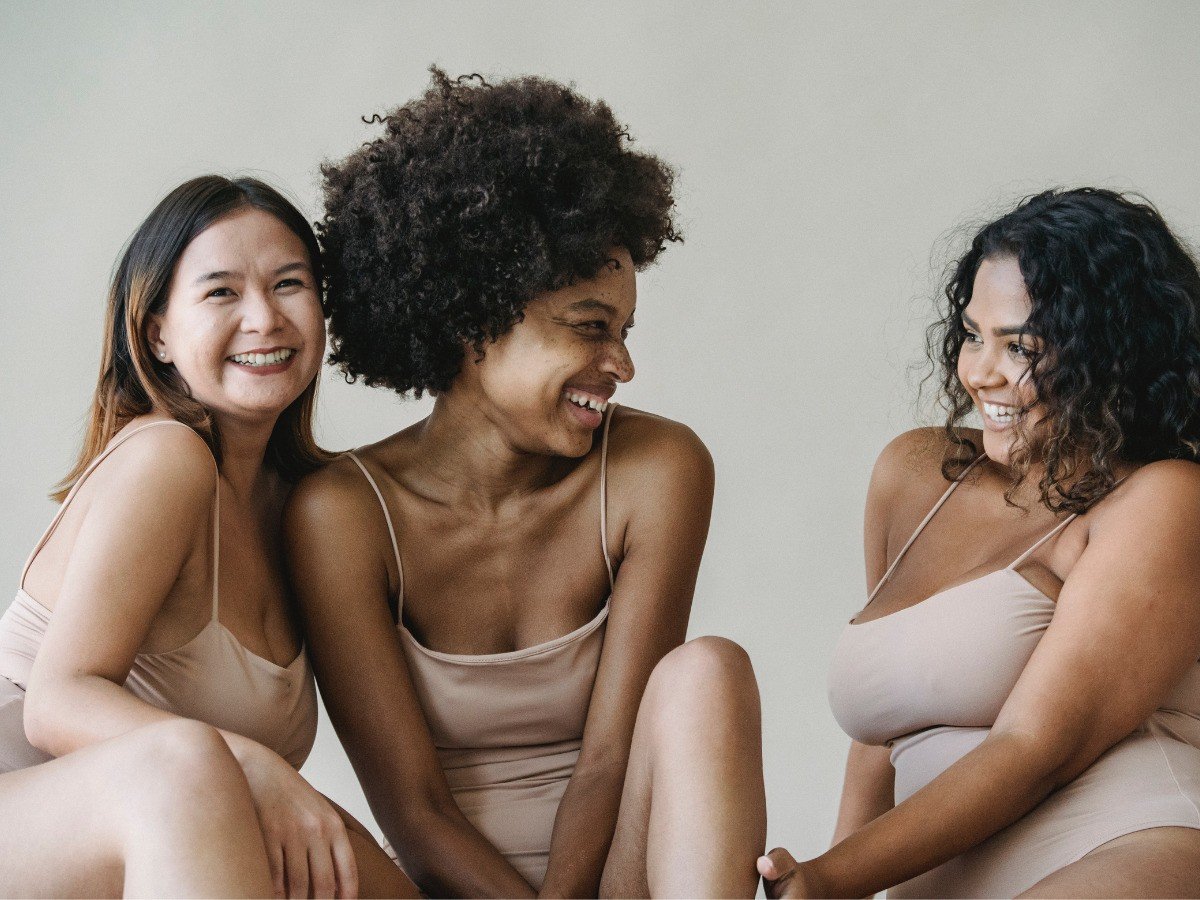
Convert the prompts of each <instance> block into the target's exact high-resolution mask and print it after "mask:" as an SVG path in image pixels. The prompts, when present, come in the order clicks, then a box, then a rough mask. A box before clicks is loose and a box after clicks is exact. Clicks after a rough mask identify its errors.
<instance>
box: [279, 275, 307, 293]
mask: <svg viewBox="0 0 1200 900" xmlns="http://www.w3.org/2000/svg"><path fill="white" fill-rule="evenodd" d="M301 287H304V281H303V279H300V278H285V279H283V281H281V282H279V284H277V285H275V290H277V291H278V290H287V289H288V288H301Z"/></svg>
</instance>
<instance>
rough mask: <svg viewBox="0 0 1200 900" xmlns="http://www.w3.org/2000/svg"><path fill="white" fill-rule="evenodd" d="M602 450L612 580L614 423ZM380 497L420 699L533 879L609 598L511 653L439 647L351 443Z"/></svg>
mask: <svg viewBox="0 0 1200 900" xmlns="http://www.w3.org/2000/svg"><path fill="white" fill-rule="evenodd" d="M611 421H612V410H610V411H609V414H608V417H607V418H606V419H605V422H604V432H603V437H602V438H601V450H600V542H601V543H600V547H601V551H602V552H603V554H604V563H605V566H606V567H607V569H608V579H609V588H610V590H611V588H612V585H613V570H612V563H611V561H610V559H609V555H608V543H607V538H606V536H605V535H606V529H607V521H606V510H605V505H606V503H605V501H606V469H607V459H608V425H609V422H611ZM348 455H349V456H350V458H351V459H353V460H354V462H355V463H356V464H357V465H358V467H359V468H360V469H361V470H362V472H363V474H364V475H366V477H367V480H368V481H369V482H370V483H371V487H372V488H373V489H374V491H375V495H376V497H378V499H379V502H380V505H381V506H382V507H383V514H384V517H385V519H386V521H387V527H388V534H389V536H390V538H391V542H392V550H393V552H394V553H395V555H396V568H397V571H398V572H399V592H398V593H399V598H398V602H397V607H396V623H397V628H398V629H399V631H400V638H401V645H402V646H403V648H404V656H405V660H406V661H407V663H408V669H409V672H410V673H411V675H412V680H413V686H414V688H415V689H416V692H417V699H418V700H419V701H420V704H421V708H422V710H423V711H424V713H425V721H426V722H427V723H428V724H429V732H430V735H431V736H432V738H433V743H434V747H435V748H436V749H437V754H438V758H439V760H440V761H441V764H442V769H443V771H444V772H445V774H446V781H447V782H448V783H449V786H450V792H451V793H452V794H453V796H454V799H455V802H457V803H458V807H459V809H461V810H462V812H463V815H465V816H466V817H467V819H468V820H469V821H470V822H471V824H472V825H474V826H475V827H476V828H477V829H478V830H479V832H480V833H481V834H482V835H483V836H484V837H485V838H487V839H488V841H490V842H491V844H492V845H493V846H494V847H496V849H497V850H499V851H500V852H501V853H502V854H503V855H504V857H505V858H506V859H507V860H508V861H509V862H510V863H511V864H512V866H513V868H515V869H516V870H517V872H518V873H520V875H521V876H522V877H523V878H524V879H525V880H526V881H528V882H529V883H530V884H531V885H532V886H533V887H534V888H535V889H536V888H540V887H541V884H542V880H543V879H544V878H545V876H546V863H547V860H548V859H549V856H550V834H551V831H552V830H553V828H554V816H555V814H556V813H557V812H558V804H559V801H561V800H562V796H563V792H564V791H565V790H566V788H567V781H568V780H569V779H570V777H571V773H572V772H573V771H574V770H575V761H576V760H577V759H578V758H579V748H580V746H581V745H582V743H583V726H584V722H585V721H586V719H587V712H588V705H589V703H590V702H591V697H592V686H593V685H594V683H595V681H596V670H597V669H598V668H599V665H600V651H601V649H602V648H603V646H604V630H605V624H606V622H607V619H608V602H607V601H606V602H605V603H604V606H603V607H602V608H601V609H600V612H599V613H598V614H597V615H596V617H595V618H594V619H592V620H591V621H590V622H588V623H587V624H586V625H583V626H581V627H580V628H577V629H576V630H575V631H572V632H571V633H570V634H565V635H563V636H562V637H559V638H555V639H554V640H552V641H547V642H545V643H542V644H537V645H536V646H533V647H526V648H525V649H523V650H514V651H512V652H509V653H489V654H480V655H468V654H460V653H438V652H436V651H434V650H429V649H427V648H426V647H424V646H422V645H421V644H420V643H418V641H417V639H416V638H415V637H413V636H412V634H411V633H410V632H409V630H408V629H407V628H405V627H404V624H403V622H402V621H401V612H402V610H403V604H404V570H403V568H402V566H401V562H400V547H399V544H398V543H397V541H396V532H395V528H394V527H393V524H392V516H391V513H390V512H389V511H388V507H387V503H386V502H385V500H384V498H383V494H382V492H381V491H380V490H379V487H378V485H377V484H376V483H375V479H374V478H373V477H372V476H371V473H370V472H369V471H368V470H367V468H366V466H364V465H363V463H362V461H361V460H360V459H359V458H358V457H357V456H355V455H354V454H353V453H350V454H348Z"/></svg>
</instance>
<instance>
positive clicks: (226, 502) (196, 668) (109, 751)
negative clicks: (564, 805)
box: [0, 176, 413, 897]
mask: <svg viewBox="0 0 1200 900" xmlns="http://www.w3.org/2000/svg"><path fill="white" fill-rule="evenodd" d="M321 277H322V276H321V270H320V256H319V252H318V247H317V243H316V238H315V236H314V235H313V232H312V229H311V228H310V227H309V225H308V223H307V222H306V221H305V219H304V217H303V216H302V215H301V214H300V213H299V212H298V211H297V210H296V209H295V207H293V206H292V205H291V204H290V203H288V202H287V201H286V200H285V199H284V198H283V197H282V196H280V195H279V194H278V193H277V192H276V191H274V190H273V189H271V188H269V187H268V186H267V185H265V184H263V183H261V182H259V181H255V180H253V179H242V180H238V181H230V180H228V179H225V178H220V177H217V176H206V177H202V178H197V179H193V180H192V181H189V182H187V183H185V184H183V185H181V186H180V187H178V188H176V189H175V190H174V191H172V192H171V194H169V195H168V196H167V197H166V198H165V199H164V200H163V201H162V202H161V203H160V204H159V205H158V206H157V207H156V208H155V210H154V211H153V212H152V213H151V214H150V216H149V217H148V218H147V219H146V221H145V222H144V223H143V224H142V225H141V226H140V227H139V228H138V230H137V232H136V233H135V234H134V236H133V238H132V239H131V241H130V242H129V245H128V247H127V248H126V250H125V253H124V256H123V257H122V259H121V261H120V264H119V266H118V268H117V272H116V275H115V278H114V281H113V286H112V289H111V291H110V293H109V300H108V314H107V326H106V336H105V344H104V351H103V354H102V361H101V374H100V380H99V384H98V386H97V389H96V394H95V398H94V400H93V403H92V411H91V421H90V424H89V426H88V431H87V436H86V438H85V441H84V447H83V450H82V452H81V454H80V457H79V461H78V463H77V464H76V466H75V468H74V470H73V471H72V472H71V473H70V474H69V475H68V477H67V478H66V480H65V481H64V482H63V485H62V486H61V487H60V488H59V490H58V492H57V494H56V495H55V496H56V499H59V500H60V501H61V502H62V507H61V508H60V509H59V511H58V514H57V515H56V516H55V517H54V520H53V521H52V522H51V523H50V527H49V528H48V529H47V530H46V533H45V534H44V535H43V537H42V539H41V540H40V541H38V544H37V546H36V547H35V548H34V550H33V554H32V555H31V556H30V558H29V562H28V563H26V565H25V569H24V571H23V573H22V575H21V582H20V585H19V589H18V591H17V596H16V599H15V600H14V601H13V603H12V605H11V606H10V607H9V608H8V610H7V612H6V613H5V614H4V617H3V618H2V619H0V676H2V677H0V771H8V772H9V774H6V775H0V833H3V829H14V830H16V831H19V833H20V835H21V837H20V838H18V837H15V836H14V837H13V838H12V839H11V840H10V841H9V842H8V843H9V844H10V845H12V846H17V845H19V846H21V847H22V848H28V846H29V844H28V835H29V834H30V832H31V829H32V830H34V831H35V832H36V833H38V834H39V835H40V841H39V843H38V844H37V845H36V846H37V849H36V850H33V851H30V852H28V853H26V852H25V850H24V849H23V851H22V853H21V854H0V856H3V857H4V859H3V862H0V884H2V885H3V887H4V890H5V891H8V890H9V889H11V888H12V887H13V886H14V885H27V886H28V892H33V893H39V894H44V893H50V894H59V893H62V894H75V893H83V894H118V893H121V891H122V890H124V891H127V892H136V891H139V890H147V891H149V892H151V893H158V894H159V895H160V896H161V895H165V896H171V895H179V894H184V893H189V892H192V893H197V894H201V895H202V894H206V893H222V892H224V893H230V892H234V893H237V892H241V893H250V894H257V895H261V894H262V893H264V892H266V891H270V890H271V889H272V879H273V882H274V884H273V887H274V890H275V892H276V893H283V892H284V891H285V890H286V892H287V893H288V895H289V896H292V897H307V896H309V892H310V890H311V892H312V893H313V894H314V895H316V896H333V893H334V891H335V890H336V891H337V892H338V893H339V894H340V895H341V896H352V895H354V894H355V892H356V891H357V890H358V884H359V880H360V878H361V881H362V884H363V887H364V889H366V890H368V891H380V892H386V893H392V894H396V893H403V892H408V893H409V895H412V892H413V887H412V885H411V884H410V883H409V882H408V881H407V879H405V878H404V877H403V875H402V873H400V872H398V870H396V868H395V867H394V866H393V865H391V864H390V862H389V861H388V859H387V856H386V854H385V853H384V852H383V850H382V848H380V847H379V846H378V845H376V844H375V843H374V842H373V841H372V840H371V839H370V837H369V834H368V833H366V832H365V831H363V830H362V826H359V825H357V823H351V825H350V827H349V828H348V827H347V825H346V824H344V823H343V821H342V818H341V816H340V815H339V813H338V811H337V810H336V809H334V808H333V806H332V805H331V804H330V803H329V802H328V801H326V800H325V799H324V798H323V797H321V795H320V794H318V793H317V792H316V791H315V790H313V788H311V787H310V786H309V785H308V784H307V783H306V782H305V781H304V779H302V778H301V777H300V776H299V774H298V773H297V772H296V768H297V767H299V766H300V764H301V763H303V762H304V759H305V757H306V756H307V755H308V752H309V750H310V749H311V747H312V742H313V738H314V736H315V733H316V725H317V711H316V694H315V690H314V685H313V680H312V673H311V670H310V668H309V664H308V660H307V657H306V656H305V653H304V651H303V648H302V647H301V642H300V632H299V628H298V625H297V623H296V622H295V621H294V618H295V617H294V615H293V613H292V609H291V605H290V602H289V595H288V591H287V588H286V580H285V576H284V572H283V566H282V559H281V551H280V544H281V537H280V514H281V510H282V507H283V502H284V499H285V498H286V496H287V493H288V490H289V488H290V484H291V482H292V481H294V480H295V479H296V478H298V477H299V476H300V475H302V474H303V473H305V472H307V471H309V470H311V469H313V468H314V467H316V466H317V465H319V464H320V463H321V462H322V461H323V460H324V459H325V454H324V453H323V452H322V451H320V450H319V448H318V447H317V446H316V444H315V442H314V441H313V438H312V430H311V415H312V408H313V403H314V398H315V395H316V385H317V374H318V372H319V370H320V366H321V358H322V356H323V354H324V350H325V331H324V321H323V315H322V310H321V302H320V296H321V295H320V284H321ZM214 460H215V461H214ZM187 720H196V721H193V722H189V721H187ZM201 723H204V724H201ZM108 739H113V740H108ZM92 745H95V746H92ZM81 748H84V749H81ZM75 751H79V752H75ZM67 754H69V756H68V755H67ZM55 756H60V757H61V756H65V758H64V759H58V760H53V761H49V760H51V758H52V757H55ZM143 767H144V769H145V773H146V774H148V775H151V776H153V778H152V780H151V782H150V783H149V784H146V783H143V777H144V775H143V771H142V770H143ZM17 770H19V771H17ZM230 770H232V774H230ZM88 785H98V786H99V787H98V788H97V790H102V792H101V793H97V794H96V795H94V796H92V795H89V793H88V790H89V789H88V787H87V786H88ZM68 798H87V799H84V800H83V801H82V805H83V807H84V810H83V814H82V816H81V815H80V814H79V813H78V812H77V811H76V810H74V809H71V811H70V813H67V812H66V810H65V809H64V803H65V802H71V803H74V802H75V801H74V800H73V799H71V800H69V801H68ZM91 803H95V804H96V805H94V806H92V805H89V804H91ZM47 807H49V808H47ZM51 809H52V810H53V811H54V813H55V814H56V816H55V818H56V821H57V826H54V825H50V824H47V822H46V821H45V820H46V819H47V817H48V816H49V815H50V814H51ZM164 811H165V812H164ZM255 812H257V821H256V819H255V818H254V815H255ZM67 815H71V818H70V820H69V821H70V824H69V826H68V825H67V823H66V821H65V819H66V816H67ZM239 815H241V816H242V819H244V821H241V820H239V819H238V816H239ZM197 817H198V818H197ZM80 818H82V819H83V820H84V823H85V828H84V830H83V832H82V833H77V829H78V828H79V820H80ZM193 818H196V821H195V822H193V821H192V819H193ZM31 823H32V825H31ZM164 823H166V825H164ZM172 823H173V824H172ZM200 826H203V827H200ZM162 827H170V828H173V829H174V830H175V832H178V835H179V836H178V838H177V839H172V840H170V841H168V840H166V839H164V838H162V837H152V838H147V839H143V837H142V835H143V833H145V834H148V835H155V834H157V833H158V829H160V828H162ZM39 829H40V830H39ZM16 831H14V834H15V833H16ZM97 832H99V833H100V834H101V836H102V837H103V840H101V839H99V838H97V837H96V833H97ZM172 833H174V832H172ZM56 840H58V841H64V842H69V843H65V844H64V846H67V847H74V848H75V849H74V850H73V851H72V852H71V853H69V854H68V855H67V856H66V857H65V858H64V857H63V856H62V854H61V853H54V852H52V851H53V849H54V841H56ZM210 844H211V846H209V845H210ZM104 852H107V853H108V855H107V856H104V857H103V859H102V860H101V859H100V856H99V855H100V854H101V853H104ZM42 854H44V855H42ZM122 854H138V857H137V860H136V861H138V865H139V866H140V869H139V870H138V872H141V873H144V874H138V878H137V879H135V880H134V881H133V882H132V883H131V881H130V878H131V877H132V875H134V874H137V873H135V872H134V871H133V870H132V869H131V868H130V859H131V858H130V857H129V856H128V855H124V856H123V855H122ZM170 854H177V855H178V858H176V859H171V858H169V855H170ZM193 856H194V857H195V859H192V857H193ZM164 857H167V858H166V859H164ZM98 860H100V862H101V864H100V865H99V867H98V868H97V866H96V863H97V861H98ZM201 862H202V863H203V865H204V866H205V867H206V869H205V872H204V874H205V877H207V878H208V879H209V880H207V881H204V880H198V879H197V878H194V877H192V875H191V874H189V871H190V870H191V869H194V868H195V867H196V866H197V865H198V864H199V863H201ZM256 863H257V864H259V866H260V870H259V871H258V873H257V875H258V877H257V879H256V880H255V879H254V878H252V876H254V874H255V870H254V866H255V864H256ZM227 866H230V867H236V866H240V867H241V869H242V870H245V871H244V872H243V873H242V874H241V875H239V876H238V877H239V878H240V879H241V880H240V881H236V882H235V881H234V880H233V878H232V877H231V876H229V877H227V876H225V875H223V874H222V872H223V870H224V869H225V867H227ZM172 867H174V868H172ZM122 871H124V876H122ZM122 877H124V882H123V883H122ZM222 878H223V879H224V880H222ZM148 879H149V880H148ZM25 892H26V891H24V890H18V891H17V893H25Z"/></svg>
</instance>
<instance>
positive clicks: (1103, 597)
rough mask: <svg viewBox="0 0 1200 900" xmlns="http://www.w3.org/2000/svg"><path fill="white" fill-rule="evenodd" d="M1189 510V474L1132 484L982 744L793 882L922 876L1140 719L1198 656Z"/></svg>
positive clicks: (1192, 501)
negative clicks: (799, 879)
mask: <svg viewBox="0 0 1200 900" xmlns="http://www.w3.org/2000/svg"><path fill="white" fill-rule="evenodd" d="M1164 501H1165V502H1164ZM1198 504H1200V471H1198V470H1197V469H1196V467H1195V466H1194V465H1193V464H1191V463H1185V462H1166V463H1155V464H1153V465H1152V466H1147V467H1146V468H1145V469H1144V470H1142V471H1141V472H1138V473H1137V474H1135V475H1134V476H1133V477H1132V478H1131V479H1130V480H1129V482H1128V483H1127V484H1126V485H1125V487H1124V488H1123V489H1122V491H1121V495H1120V496H1115V497H1113V498H1112V500H1111V501H1110V502H1109V503H1108V504H1106V507H1105V508H1104V509H1103V511H1102V515H1101V514H1100V513H1098V514H1097V519H1096V521H1095V522H1094V523H1093V525H1092V528H1091V531H1090V533H1089V540H1088V546H1087V549H1086V550H1085V551H1084V553H1083V554H1082V556H1081V557H1080V559H1079V561H1078V562H1077V563H1076V564H1075V566H1074V567H1073V569H1072V570H1071V572H1070V573H1069V575H1068V577H1067V580H1066V583H1065V584H1064V586H1063V589H1062V592H1061V594H1060V596H1059V599H1058V604H1057V608H1056V610H1055V614H1054V618H1053V620H1052V622H1051V624H1050V627H1049V628H1048V629H1047V631H1046V634H1045V636H1044V637H1043V638H1042V640H1041V642H1040V643H1039V645H1038V647H1037V649H1036V650H1035V651H1034V654H1033V656H1032V658H1031V659H1030V661H1029V663H1028V664H1027V665H1026V667H1025V670H1024V672H1023V673H1022V675H1021V678H1020V680H1019V681H1018V682H1017V684H1016V686H1015V687H1014V688H1013V690H1012V692H1011V694H1010V695H1009V698H1008V700H1007V702H1006V703H1005V705H1004V707H1003V709H1002V710H1001V712H1000V715H999V716H998V718H997V720H996V722H995V724H994V725H993V727H992V729H991V732H990V734H989V736H988V737H987V739H985V740H984V741H983V743H982V744H980V746H979V747H977V748H976V749H975V750H972V751H971V752H970V753H968V754H966V755H965V756H964V757H963V758H962V759H960V760H959V761H958V762H956V763H955V764H954V765H952V766H950V767H949V768H948V769H947V770H946V771H945V772H943V773H942V774H941V775H940V776H938V777H937V778H935V779H934V780H933V781H932V782H930V783H929V784H928V785H926V786H925V787H924V788H922V789H921V790H920V791H917V792H916V793H915V794H913V795H912V796H911V797H910V798H909V799H907V800H905V801H904V802H903V803H901V804H899V805H898V806H896V807H895V808H894V809H892V810H891V811H889V812H886V813H884V814H883V815H882V816H880V817H879V818H877V819H875V820H874V821H872V822H870V823H869V824H867V825H865V826H863V827H862V828H860V829H859V830H858V831H856V832H855V833H853V834H851V835H849V836H848V837H847V838H846V839H845V840H843V841H842V842H841V843H839V844H837V845H836V846H835V847H833V848H832V849H830V850H829V851H827V852H826V853H825V854H823V855H822V856H820V857H818V858H816V859H814V860H810V861H809V862H807V863H802V864H801V866H800V868H801V869H802V870H803V872H804V875H805V878H804V879H802V880H805V881H807V882H808V883H809V884H813V883H815V884H817V885H820V890H821V892H822V893H826V894H828V895H835V896H861V895H863V894H867V893H871V892H873V891H876V890H880V889H882V888H885V887H889V886H891V885H894V884H897V883H899V882H901V881H904V880H906V879H908V878H911V877H913V876H915V875H917V874H920V873H921V872H925V871H928V870H929V869H931V868H934V867H935V866H937V865H940V864H941V863H943V862H945V861H947V860H949V859H951V858H952V857H954V856H956V855H958V854H959V853H962V852H963V851H965V850H968V849H970V848H971V847H973V846H975V845H976V844H979V843H980V842H982V841H983V840H985V839H987V838H988V837H990V836H991V835H993V834H995V833H996V832H997V831H999V830H1000V829H1002V828H1004V827H1006V826H1007V825H1010V824H1011V823H1013V822H1015V821H1016V820H1017V819H1019V818H1020V817H1021V816H1023V815H1025V814H1026V813H1027V812H1029V811H1030V810H1031V809H1033V808H1034V807H1035V806H1036V805H1037V804H1038V803H1040V802H1041V801H1042V800H1043V799H1044V798H1045V797H1046V796H1047V795H1048V794H1049V793H1050V792H1051V791H1053V790H1055V789H1056V788H1058V787H1061V786H1062V785H1065V784H1067V783H1069V782H1070V781H1071V780H1072V779H1074V778H1075V777H1077V776H1078V775H1079V774H1080V773H1081V772H1083V771H1084V770H1085V769H1087V768H1088V767H1089V766H1090V765H1091V764H1092V763H1093V762H1094V761H1095V760H1096V759H1097V758H1098V757H1099V756H1100V754H1101V753H1103V752H1104V751H1105V750H1106V749H1108V748H1109V747H1111V746H1112V745H1113V744H1115V743H1116V742H1117V741H1119V740H1121V739H1122V738H1124V737H1125V736H1127V735H1128V734H1130V733H1131V732H1132V731H1133V729H1134V728H1136V727H1137V725H1138V724H1140V723H1141V722H1143V721H1145V720H1146V718H1147V717H1148V716H1150V714H1151V713H1153V711H1154V710H1155V709H1156V708H1158V706H1159V704H1160V703H1161V701H1162V699H1163V697H1164V696H1166V695H1167V693H1168V692H1169V691H1170V690H1171V688H1172V687H1173V686H1174V685H1175V684H1177V683H1178V681H1179V679H1180V678H1181V677H1182V676H1183V674H1184V673H1185V672H1186V670H1187V668H1188V667H1189V666H1191V665H1194V664H1195V663H1196V660H1197V658H1198V657H1200V604H1197V603H1196V601H1195V595H1194V585H1195V584H1196V581H1197V579H1198V578H1200V543H1198V542H1197V541H1196V540H1195V539H1194V537H1193V535H1194V515H1195V509H1196V508H1197V505H1198Z"/></svg>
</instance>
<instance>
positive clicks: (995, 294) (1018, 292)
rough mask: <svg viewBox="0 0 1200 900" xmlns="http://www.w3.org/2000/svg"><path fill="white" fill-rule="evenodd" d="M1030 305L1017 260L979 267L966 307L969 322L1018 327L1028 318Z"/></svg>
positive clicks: (994, 260) (1005, 259)
mask: <svg viewBox="0 0 1200 900" xmlns="http://www.w3.org/2000/svg"><path fill="white" fill-rule="evenodd" d="M1032 305H1033V304H1032V301H1031V300H1030V299H1029V291H1028V290H1026V288H1025V278H1024V276H1023V275H1022V274H1021V266H1020V264H1019V263H1018V262H1017V259H1016V257H1014V256H1001V257H992V258H988V259H985V260H984V261H983V262H982V263H980V264H979V270H978V271H977V272H976V273H975V281H974V284H973V286H972V288H971V302H970V303H968V304H967V309H968V310H970V316H971V318H973V319H975V320H976V321H982V320H984V319H987V320H989V321H994V322H997V323H998V324H999V323H1001V320H1002V324H1008V325H1011V324H1020V323H1021V322H1024V321H1025V320H1026V319H1027V318H1029V310H1030V309H1031V308H1032Z"/></svg>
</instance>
